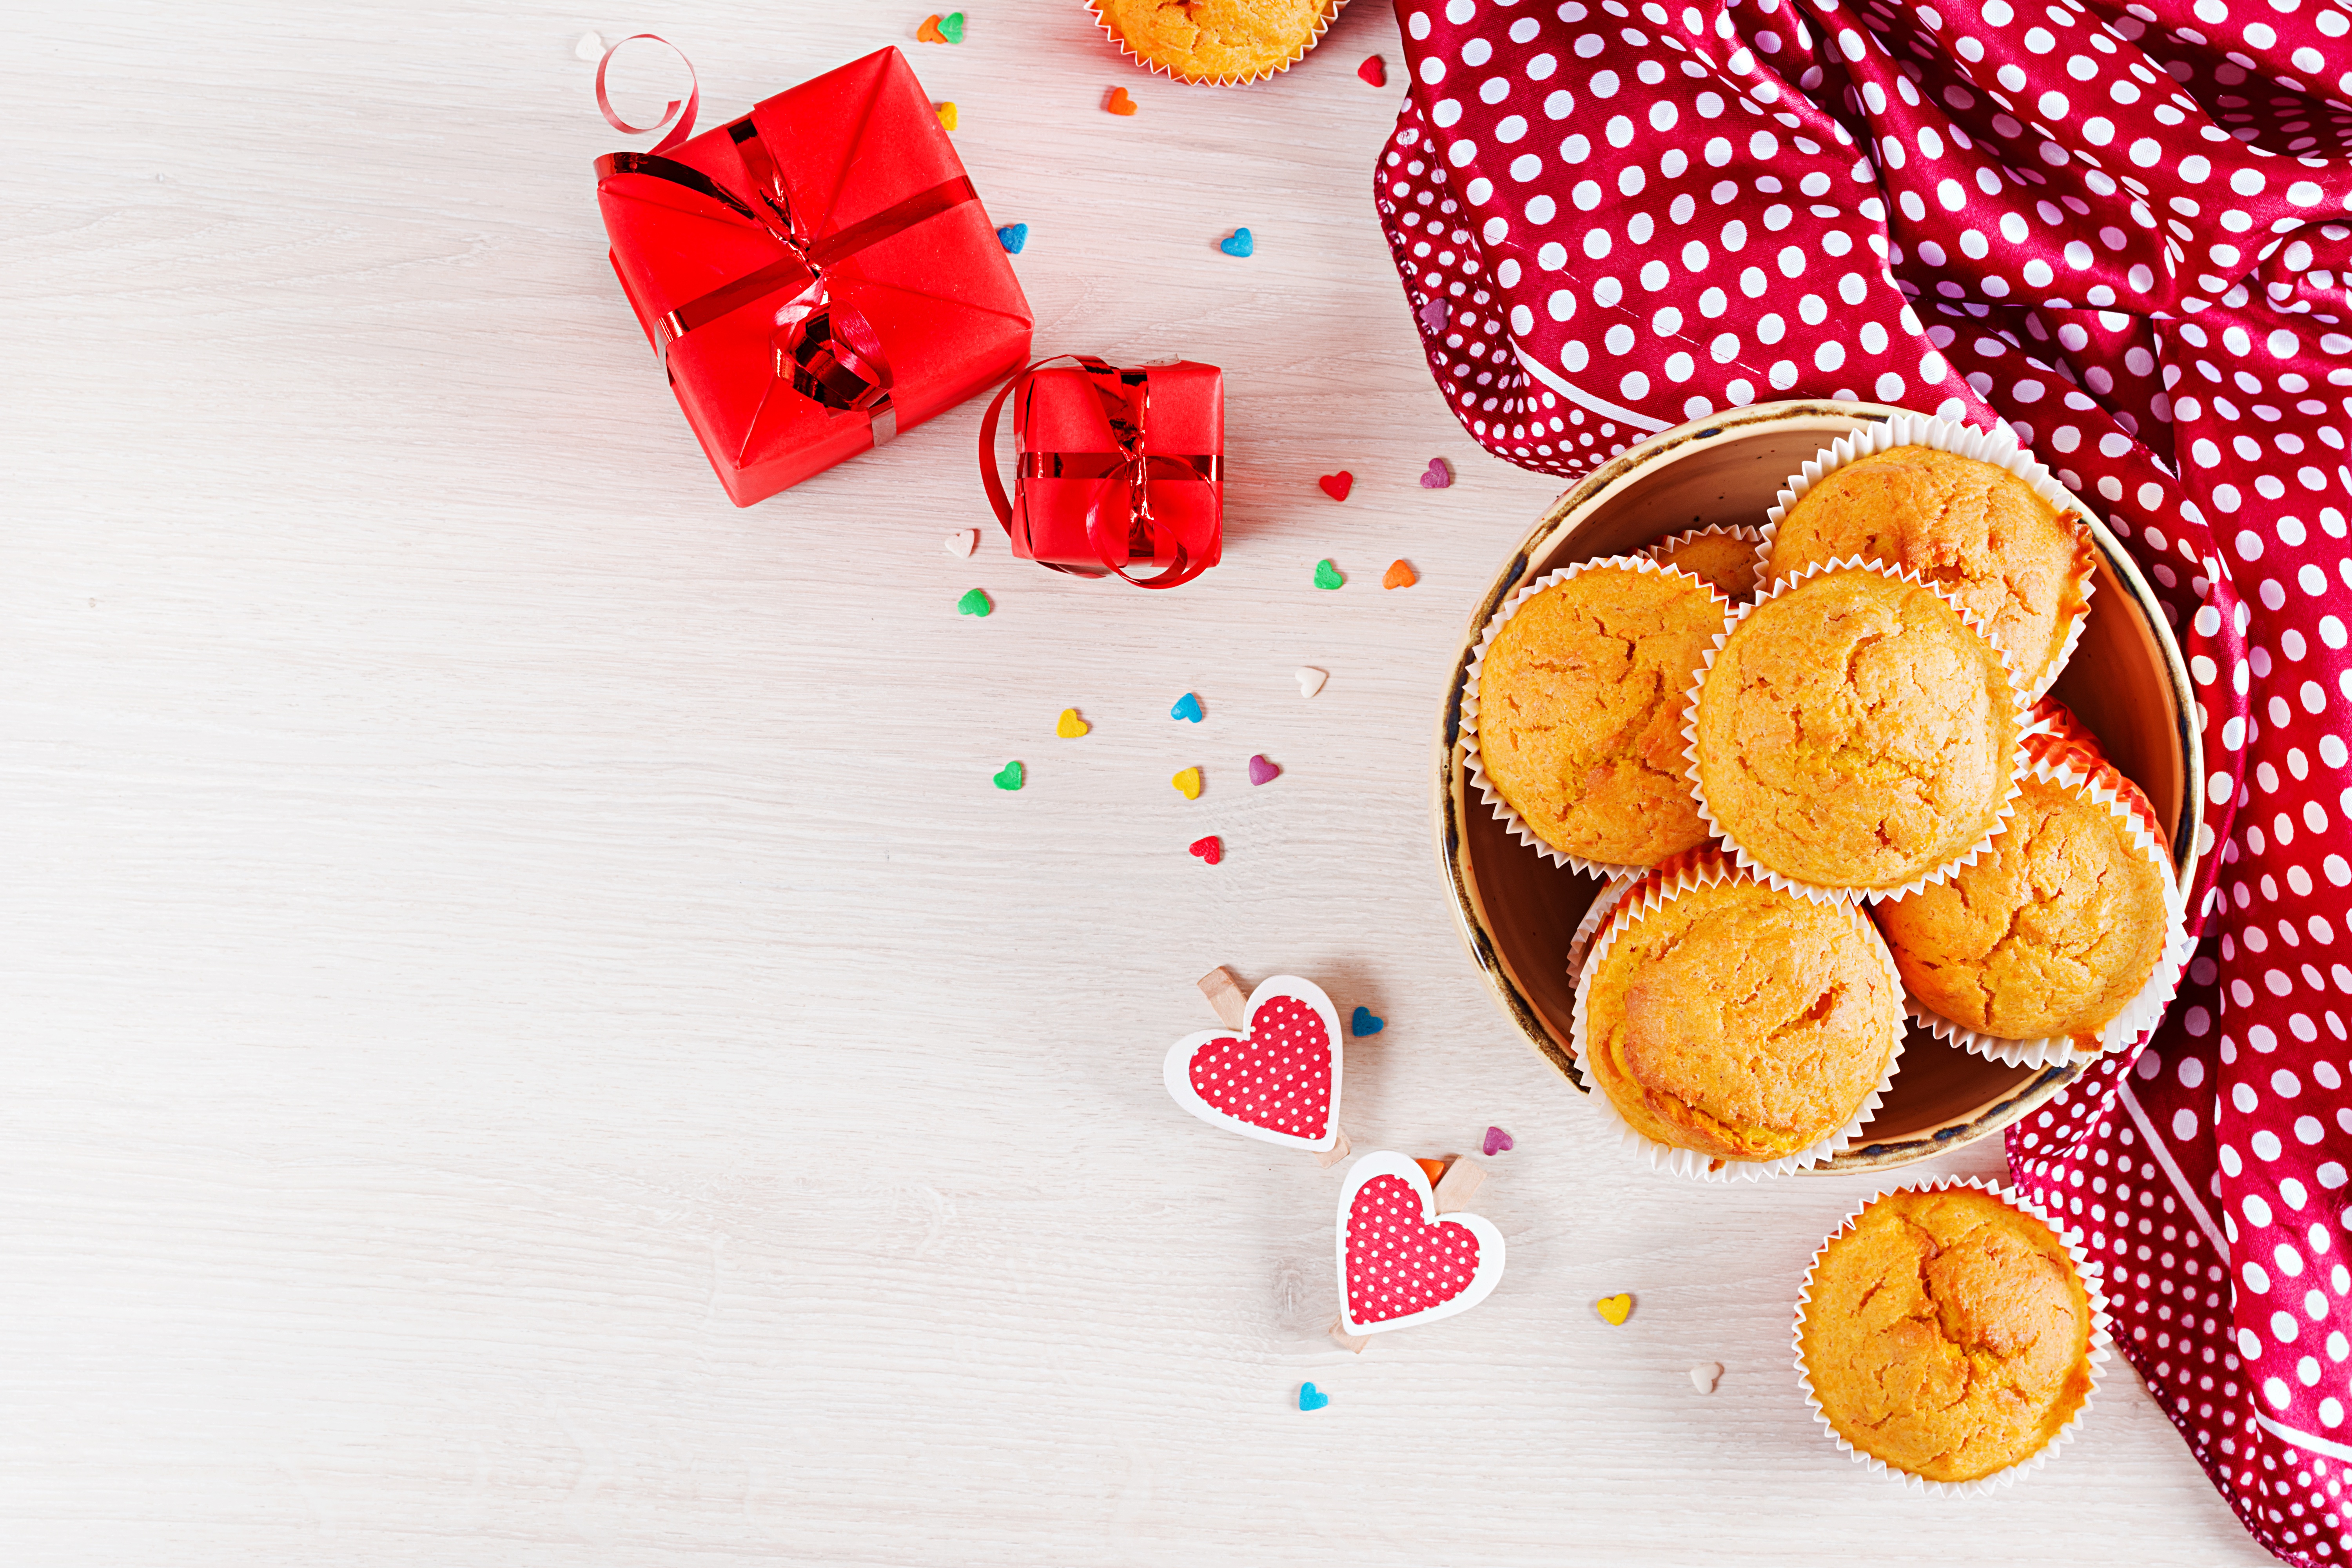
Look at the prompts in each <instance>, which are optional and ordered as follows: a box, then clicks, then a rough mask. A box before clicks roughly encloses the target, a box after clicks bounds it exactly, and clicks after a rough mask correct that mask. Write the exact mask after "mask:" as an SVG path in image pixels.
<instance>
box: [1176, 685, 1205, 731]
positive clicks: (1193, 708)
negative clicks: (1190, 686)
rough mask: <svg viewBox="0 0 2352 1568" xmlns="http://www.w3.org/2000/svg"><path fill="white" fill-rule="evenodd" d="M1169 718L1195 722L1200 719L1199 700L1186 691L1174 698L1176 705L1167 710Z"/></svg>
mask: <svg viewBox="0 0 2352 1568" xmlns="http://www.w3.org/2000/svg"><path fill="white" fill-rule="evenodd" d="M1168 717H1170V718H1171V719H1182V720H1186V721H1190V722H1192V723H1194V724H1197V723H1199V722H1200V721H1201V700H1200V699H1199V698H1197V697H1195V696H1193V695H1192V693H1191V692H1189V691H1187V692H1186V693H1184V695H1183V696H1181V697H1179V698H1178V699H1176V706H1175V707H1173V708H1171V709H1170V710H1168Z"/></svg>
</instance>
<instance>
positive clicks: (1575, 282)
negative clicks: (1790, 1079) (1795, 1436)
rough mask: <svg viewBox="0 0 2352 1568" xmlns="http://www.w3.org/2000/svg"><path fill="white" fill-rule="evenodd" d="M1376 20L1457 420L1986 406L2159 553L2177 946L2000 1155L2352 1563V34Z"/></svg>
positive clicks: (1626, 9)
mask: <svg viewBox="0 0 2352 1568" xmlns="http://www.w3.org/2000/svg"><path fill="white" fill-rule="evenodd" d="M1397 10H1398V16H1399V17H1400V19H1401V21H1402V23H1403V24H1404V31H1405V37H1406V39H1407V43H1406V49H1407V53H1408V55H1409V56H1410V57H1411V62H1410V63H1411V64H1412V66H1413V73H1412V79H1413V82H1414V84H1415V85H1414V86H1413V88H1412V96H1411V97H1410V98H1409V99H1408V100H1407V101H1406V103H1405V105H1404V108H1403V110H1402V113H1401V115H1400V117H1399V120H1398V123H1397V130H1396V133H1395V136H1394V138H1393V139H1392V141H1391V142H1390V144H1389V145H1388V146H1387V147H1386V148H1385V149H1384V150H1383V152H1382V153H1381V161H1380V163H1379V166H1378V168H1377V170H1376V173H1375V201H1376V204H1377V205H1378V207H1379V209H1380V213H1381V222H1382V226H1383V228H1384V230H1385V231H1386V233H1387V236H1388V238H1389V243H1390V246H1391V251H1392V253H1393V255H1394V257H1395V259H1396V262H1397V266H1398V268H1399V271H1400V273H1401V274H1402V278H1403V279H1404V284H1405V292H1406V295H1407V298H1408V300H1409V302H1410V303H1411V304H1412V306H1413V307H1414V308H1415V310H1416V311H1417V312H1424V313H1421V314H1420V315H1419V320H1420V322H1421V330H1422V333H1423V345H1424V347H1425V349H1426V351H1427V353H1428V355H1429V361H1430V367H1431V369H1432V371H1433V373H1434V374H1435V375H1436V378H1437V381H1438V384H1439V386H1440V387H1441V389H1442V390H1443V391H1444V395H1445V397H1446V399H1447V401H1448V403H1449V405H1451V406H1452V407H1453V408H1454V413H1455V415H1456V416H1457V417H1459V418H1460V419H1461V420H1462V422H1463V424H1464V426H1465V428H1466V429H1468V430H1469V432H1470V433H1471V435H1472V436H1473V437H1475V438H1476V439H1477V440H1478V441H1480V442H1481V443H1482V444H1483V445H1485V446H1486V447H1488V448H1489V449H1491V450H1493V451H1495V452H1496V453H1497V454H1499V455H1501V456H1503V457H1505V458H1509V459H1510V460H1511V461H1513V462H1516V463H1518V464H1520V465H1522V466H1524V467H1528V468H1537V469H1539V470H1543V471H1546V472H1550V473H1556V474H1559V475H1563V476H1568V477H1577V476H1581V475H1583V474H1585V473H1588V472H1590V471H1591V470H1592V469H1593V468H1596V467H1598V466H1599V465H1600V464H1601V463H1603V462H1605V461H1606V460H1607V459H1608V458H1611V457H1612V456H1614V455H1615V454H1617V453H1619V452H1621V451H1622V450H1623V449H1624V447H1626V446H1627V445H1629V444H1630V443H1632V442H1634V441H1637V440H1639V439H1641V438H1642V437H1644V436H1645V435H1647V434H1649V433H1651V432H1654V431H1656V430H1660V429H1664V428H1665V427H1667V426H1672V425H1675V424H1678V423H1680V422H1682V421H1685V420H1688V419H1699V418H1704V417H1706V416H1709V415H1712V414H1715V413H1717V412H1719V411H1723V410H1727V409H1732V408H1738V407H1741V406H1745V405H1748V404H1752V403H1756V402H1760V401H1765V400H1769V399H1772V398H1778V397H1805V396H1838V397H1848V398H1861V399H1870V400H1875V401H1878V402H1885V403H1893V404H1897V405H1904V406H1907V407H1911V408H1916V409H1919V410H1923V411H1926V412H1931V413H1936V414H1939V415H1942V416H1945V417H1948V418H1955V419H1960V420H1964V421H1967V422H1970V423H1974V424H1979V425H1987V426H1989V425H1990V424H1991V423H1992V422H1993V421H1995V420H2000V421H2004V422H2006V423H2007V424H2008V425H2009V426H2011V428H2012V429H2013V430H2015V432H2016V433H2017V435H2018V437H2019V438H2020V439H2021V440H2022V441H2023V442H2025V443H2026V444H2028V445H2029V446H2031V447H2033V448H2034V449H2035V451H2036V453H2037V455H2038V456H2039V457H2041V458H2042V460H2043V461H2045V462H2047V463H2048V464H2049V465H2050V466H2051V467H2052V468H2053V470H2055V471H2056V473H2057V475H2058V478H2059V479H2060V481H2061V482H2062V483H2063V484H2064V485H2066V486H2067V488H2068V489H2072V490H2074V492H2075V493H2076V494H2078V495H2081V496H2083V497H2084V498H2085V499H2086V500H2089V501H2091V503H2092V504H2094V505H2096V506H2099V507H2101V508H2103V509H2104V510H2105V517H2106V521H2108V522H2109V524H2110V525H2111V526H2112V527H2113V529H2114V530H2115V531H2116V534H2117V535H2118V536H2119V537H2120V538H2121V539H2122V540H2123V542H2124V543H2125V547H2126V549H2127V550H2128V551H2129V552H2131V554H2132V556H2133V558H2134V559H2135V561H2136V562H2137V563H2138V565H2139V567H2140V570H2141V571H2142V573H2143V574H2145V575H2146V577H2147V580H2148V582H2149V584H2150V586H2151V587H2152V589H2153V590H2154V592H2155V593H2156V595H2158V600H2159V601H2160V603H2161V605H2162V606H2163V609H2164V612H2165V614H2166V616H2167V617H2168V619H2169V620H2170V621H2171V623H2172V625H2173V627H2174V630H2175V632H2176V633H2177V634H2178V635H2179V638H2180V641H2181V645H2182V650H2183V653H2184V654H2185V655H2186V657H2187V659H2188V665H2189V676H2190V679H2191V681H2192V682H2193V684H2194V687H2195V689H2196V693H2197V697H2198V701H2199V710H2198V713H2197V715H2196V718H2197V721H2198V722H2199V723H2200V726H2201V728H2202V732H2203V740H2204V752H2205V766H2206V769H2207V775H2208V776H2207V777H2206V779H2205V781H2204V783H2205V788H2206V795H2207V809H2206V813H2205V816H2204V818H2203V821H2202V822H2201V823H2200V824H2199V825H2198V826H2197V830H2196V831H2197V841H2196V845H2195V847H2196V849H2197V851H2198V853H2199V857H2200V860H2199V868H2198V873H2197V876H2196V878H2195V879H2194V881H2193V882H2192V885H2191V886H2190V887H2189V889H2188V899H2189V910H2190V919H2191V923H2192V926H2193V927H2195V928H2196V929H2199V930H2200V931H2201V932H2202V934H2203V940H2204V946H2203V948H2202V949H2201V950H2200V953H2199V955H2198V957H2197V958H2196V960H2195V961H2194V962H2193V963H2192V964H2191V966H2190V971H2189V978H2188V980H2187V981H2186V982H2185V983H2184V984H2183V986H2182V989H2181V993H2180V995H2179V999H2178V1000H2177V1001H2176V1002H2175V1003H2174V1005H2173V1007H2172V1009H2171V1011H2170V1012H2169V1014H2168V1016H2167V1017H2166V1019H2165V1021H2164V1022H2163V1024H2162V1025H2160V1026H2159V1027H2158V1030H2157V1031H2156V1033H2155V1035H2154V1037H2152V1039H2151V1040H2149V1041H2148V1042H2147V1043H2146V1044H2145V1045H2144V1046H2143V1047H2141V1048H2140V1049H2139V1050H2138V1052H2137V1055H2135V1054H2134V1053H2133V1052H2130V1051H2125V1052H2120V1053H2117V1054H2116V1056H2114V1057H2112V1058H2107V1059H2105V1060H2103V1061H2102V1062H2101V1063H2100V1064H2099V1065H2098V1067H2097V1068H2095V1070H2094V1071H2092V1072H2090V1073H2087V1074H2085V1075H2084V1078H2083V1079H2081V1080H2079V1081H2078V1082H2077V1083H2076V1084H2075V1085H2074V1086H2072V1087H2071V1088H2070V1089H2068V1090H2067V1091H2066V1092H2065V1093H2064V1094H2063V1095H2062V1096H2060V1097H2059V1098H2058V1099H2057V1100H2053V1102H2052V1103H2051V1104H2050V1105H2049V1106H2048V1107H2047V1108H2045V1109H2044V1110H2040V1111H2037V1112H2036V1113H2035V1114H2034V1115H2033V1116H2031V1117H2029V1118H2027V1119H2026V1121H2024V1122H2022V1123H2021V1124H2020V1125H2019V1126H2018V1127H2016V1128H2014V1129H2012V1130H2011V1134H2010V1138H2009V1152H2010V1159H2011V1168H2012V1171H2013V1173H2014V1174H2015V1176H2016V1178H2017V1180H2018V1182H2019V1184H2020V1185H2021V1187H2022V1188H2023V1189H2024V1190H2025V1191H2026V1192H2027V1193H2028V1194H2030V1195H2032V1196H2033V1197H2034V1198H2035V1199H2037V1200H2038V1201H2040V1202H2042V1203H2043V1204H2044V1205H2048V1206H2049V1207H2050V1209H2051V1211H2052V1213H2053V1215H2062V1216H2063V1218H2064V1220H2065V1221H2066V1222H2067V1223H2069V1224H2074V1225H2080V1226H2083V1227H2084V1232H2085V1237H2086V1240H2087V1241H2088V1242H2089V1244H2090V1246H2091V1248H2092V1251H2091V1256H2092V1258H2093V1259H2094V1260H2095V1261H2096V1262H2098V1263H2100V1264H2101V1265H2103V1266H2104V1267H2105V1270H2106V1277H2107V1280H2108V1284H2109V1288H2110V1295H2111V1304H2112V1308H2113V1310H2114V1312H2115V1316H2116V1342H2117V1343H2118V1344H2120V1345H2121V1346H2122V1347H2123V1348H2124V1350H2125V1351H2126V1353H2127V1354H2128V1355H2129V1356H2130V1357H2131V1358H2132V1360H2133V1362H2134V1363H2135V1364H2136V1365H2137V1367H2138V1369H2139V1371H2140V1373H2141V1374H2142V1376H2143V1377H2144V1378H2145V1379H2146V1381H2147V1384H2148V1386H2149V1387H2150V1389H2151V1390H2153V1391H2154V1392H2155V1393H2156V1394H2157V1397H2158V1402H2159V1404H2160V1405H2162V1406H2163V1408H2164V1409H2165V1410H2166V1413H2167V1414H2168V1415H2170V1416H2171V1418H2172V1420H2173V1422H2174V1424H2175V1425H2176V1426H2178V1427H2179V1430H2180V1432H2181V1434H2182V1436H2183V1437H2184V1438H2185V1439H2186V1440H2187V1441H2188V1443H2189V1447H2190V1448H2191V1450H2192V1451H2193V1452H2194V1453H2195V1454H2196V1456H2197V1457H2198V1458H2199V1460H2200V1462H2201V1463H2202V1464H2203V1465H2204V1466H2205V1468H2206V1470H2207V1473H2208V1474H2209V1475H2210V1477H2211V1478H2212V1479H2213V1481H2214V1483H2215V1485H2216V1486H2217V1487H2218V1488H2219V1489H2220V1491H2221V1495H2222V1497H2223V1498H2224V1499H2225V1500H2227V1501H2228V1502H2229V1503H2230V1505H2231V1507H2232V1508H2233V1509H2234V1510H2236V1511H2237V1513H2238V1515H2239V1517H2240V1518H2241V1520H2242V1521H2244V1523H2245V1524H2246V1526H2247V1528H2248V1529H2249V1530H2250V1531H2252V1533H2253V1535H2254V1536H2255V1538H2256V1539H2257V1540H2258V1541H2260V1542H2262V1543H2263V1545H2264V1546H2265V1547H2267V1548H2269V1549H2270V1550H2271V1551H2273V1552H2276V1553H2277V1554H2279V1555H2280V1556H2282V1557H2284V1558H2285V1559H2287V1560H2288V1561H2290V1562H2295V1563H2312V1564H2319V1563H2345V1562H2346V1561H2347V1558H2352V1514H2347V1512H2346V1510H2345V1508H2344V1503H2343V1494H2344V1487H2345V1479H2344V1478H2345V1472H2346V1470H2347V1468H2352V1421H2347V1416H2352V1258H2347V1256H2346V1254H2347V1250H2352V1185H2347V1167H2352V1094H2347V1091H2346V1079H2347V1077H2352V953H2347V952H2344V951H2342V950H2341V949H2340V947H2339V943H2338V934H2339V932H2341V931H2346V930H2347V928H2352V647H2347V645H2352V559H2347V549H2348V547H2347V536H2352V515H2347V514H2352V460H2347V433H2348V432H2352V216H2347V212H2352V17H2347V16H2345V14H2344V13H2343V12H2342V11H2340V10H2338V9H2336V7H2334V6H2332V5H2326V4H2320V3H2315V0H2265V3H2263V4H2261V5H2254V4H2249V3H2247V0H2163V3H2160V4H2158V3H2154V0H2128V3H2119V4H2116V5H2109V6H2103V7H2099V8H2096V9H2085V8H2084V7H2083V6H2081V5H2077V4H2074V3H2073V0H2060V3H2058V4H2052V5H2043V4H2039V3H2037V4H2034V5H2024V4H2022V3H2021V0H1969V4H1967V5H1959V4H1949V3H1947V0H1927V3H1925V4H1914V5H1901V4H1897V3H1896V0H1862V3H1860V4H1856V5H1843V4H1839V5H1832V4H1829V3H1827V0H1736V3H1734V0H1707V3H1706V4H1693V5H1668V4H1664V3H1657V0H1652V3H1630V0H1565V3H1560V0H1443V3H1442V4H1441V3H1440V0H1399V5H1398V7H1397ZM1432 301H1443V302H1444V305H1445V307H1446V308H1445V309H1444V310H1443V311H1439V310H1425V307H1426V306H1427V305H1428V304H1429V303H1430V302H1432ZM2126 1086H2127V1087H2126Z"/></svg>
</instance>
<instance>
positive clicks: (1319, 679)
mask: <svg viewBox="0 0 2352 1568" xmlns="http://www.w3.org/2000/svg"><path fill="white" fill-rule="evenodd" d="M1292 673H1294V674H1296V675H1297V677H1298V695H1300V696H1301V697H1312V696H1314V695H1315V694H1316V693H1317V692H1318V691H1320V690H1322V689H1323V683H1324V682H1325V681H1327V680H1328V679H1331V676H1330V672H1329V671H1328V670H1321V669H1318V668H1315V667H1314V666H1313V665H1311V664H1302V665H1300V666H1299V667H1298V668H1297V670H1295V671H1293V672H1292Z"/></svg>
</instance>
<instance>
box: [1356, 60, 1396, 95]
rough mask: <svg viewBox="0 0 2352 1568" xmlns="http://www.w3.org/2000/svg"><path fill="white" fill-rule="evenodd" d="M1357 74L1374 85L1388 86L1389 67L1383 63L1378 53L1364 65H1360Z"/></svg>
mask: <svg viewBox="0 0 2352 1568" xmlns="http://www.w3.org/2000/svg"><path fill="white" fill-rule="evenodd" d="M1356 74H1357V75H1358V76H1360V77H1362V78H1363V79H1365V80H1366V81H1368V82H1370V83H1371V84H1372V85H1373V86H1374V87H1386V86H1388V84H1389V68H1388V67H1387V66H1385V65H1383V64H1381V57H1380V56H1378V55H1374V56H1372V57H1371V58H1370V59H1367V60H1366V61H1365V62H1364V63H1363V64H1362V65H1360V66H1358V67H1357V68H1356Z"/></svg>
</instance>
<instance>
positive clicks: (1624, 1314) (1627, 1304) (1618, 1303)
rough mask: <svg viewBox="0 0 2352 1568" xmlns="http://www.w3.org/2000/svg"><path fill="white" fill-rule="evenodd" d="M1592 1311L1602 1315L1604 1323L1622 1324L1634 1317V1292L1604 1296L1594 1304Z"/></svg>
mask: <svg viewBox="0 0 2352 1568" xmlns="http://www.w3.org/2000/svg"><path fill="white" fill-rule="evenodd" d="M1592 1310H1594V1311H1596V1312H1598V1313H1600V1314H1601V1321H1604V1322H1610V1323H1622V1322H1623V1321H1625V1320H1626V1319H1628V1318H1630V1317H1632V1316H1633V1292H1632V1291H1631V1290H1622V1291H1620V1292H1618V1293H1617V1294H1616V1295H1614V1296H1603V1297H1601V1300H1598V1301H1595V1302H1593V1303H1592Z"/></svg>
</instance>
